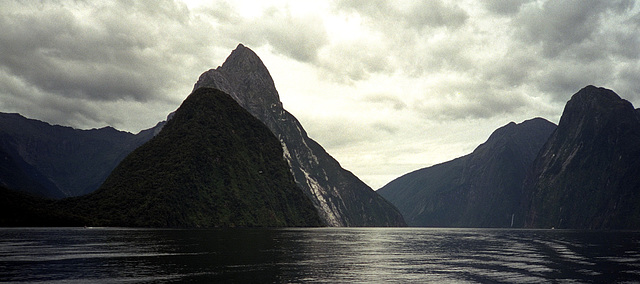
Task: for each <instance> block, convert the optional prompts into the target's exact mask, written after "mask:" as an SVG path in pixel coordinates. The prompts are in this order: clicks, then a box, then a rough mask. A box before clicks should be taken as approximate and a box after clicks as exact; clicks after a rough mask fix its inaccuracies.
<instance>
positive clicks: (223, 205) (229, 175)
mask: <svg viewBox="0 0 640 284" xmlns="http://www.w3.org/2000/svg"><path fill="white" fill-rule="evenodd" d="M61 204H62V205H61V208H63V209H64V211H65V212H71V213H74V214H77V215H83V216H87V218H88V219H89V221H88V222H91V224H93V225H103V226H104V225H106V226H134V227H237V226H242V227H256V226H257V227H283V226H319V225H321V224H322V223H321V221H320V218H319V217H318V214H317V212H316V210H315V208H314V207H313V205H312V203H311V201H310V200H309V198H308V197H307V196H305V195H304V193H303V192H302V191H301V190H300V189H299V188H298V187H297V186H296V184H295V182H294V180H293V177H292V175H291V172H290V171H289V166H288V164H287V162H286V161H285V159H284V158H283V154H282V148H281V146H280V142H279V141H278V140H277V139H276V137H275V136H274V135H273V134H272V133H271V131H270V130H269V129H268V128H267V127H265V125H264V124H263V123H262V122H260V121H259V120H257V119H256V118H255V117H253V116H252V115H251V114H249V113H248V112H247V111H246V110H245V109H243V108H242V107H240V106H239V105H238V104H237V103H236V102H235V101H234V100H233V99H232V98H231V97H230V96H229V95H227V94H225V93H223V92H222V91H219V90H216V89H209V88H199V89H197V90H195V91H194V92H193V93H192V94H191V95H189V97H188V98H187V99H186V100H185V101H184V102H183V104H182V105H181V106H180V108H179V109H178V110H177V111H176V112H175V115H174V116H173V118H172V119H171V120H169V122H167V124H166V125H165V127H164V128H163V129H162V131H161V132H160V133H159V134H158V135H157V136H155V137H154V138H153V139H151V140H150V141H149V142H147V143H145V144H144V145H142V146H141V147H139V148H138V149H136V150H135V151H133V152H132V153H131V154H129V155H128V156H127V157H126V158H125V159H124V160H123V161H122V163H120V164H119V165H118V167H116V168H115V169H114V170H113V172H112V173H111V175H109V177H108V178H107V180H106V181H105V182H104V184H103V185H102V186H101V187H100V189H98V190H97V191H96V192H94V193H92V194H90V195H87V196H83V197H78V198H73V199H66V200H63V201H62V203H61Z"/></svg>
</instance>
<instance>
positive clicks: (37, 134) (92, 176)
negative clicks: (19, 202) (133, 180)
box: [0, 113, 164, 198]
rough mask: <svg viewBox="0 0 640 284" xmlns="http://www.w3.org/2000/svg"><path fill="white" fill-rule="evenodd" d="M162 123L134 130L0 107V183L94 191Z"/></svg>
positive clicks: (67, 192) (35, 190) (49, 193)
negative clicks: (54, 121) (82, 126)
mask: <svg viewBox="0 0 640 284" xmlns="http://www.w3.org/2000/svg"><path fill="white" fill-rule="evenodd" d="M163 124H164V122H162V123H159V124H158V125H157V126H156V127H154V128H151V129H148V130H145V131H142V132H140V133H138V134H136V135H134V134H131V133H128V132H123V131H118V130H116V129H113V128H111V127H105V128H101V129H92V130H78V129H73V128H71V127H63V126H58V125H50V124H48V123H45V122H42V121H38V120H34V119H28V118H25V117H23V116H21V115H19V114H8V113H0V154H1V155H2V156H3V161H1V162H0V168H1V170H0V184H1V185H4V186H6V187H8V188H11V189H15V190H19V191H23V192H28V193H32V194H36V195H40V196H45V197H50V198H63V197H70V196H78V195H83V194H87V193H90V192H92V191H94V190H96V189H97V188H98V187H99V186H100V184H102V182H103V181H104V179H105V178H106V177H107V175H109V173H110V172H111V170H113V168H115V166H116V165H117V164H118V163H119V162H120V161H121V160H122V159H123V158H124V157H125V156H126V155H127V154H129V153H130V152H131V151H133V150H134V149H135V148H137V147H138V146H140V145H142V144H143V143H144V142H146V141H148V140H149V139H151V137H153V135H154V133H155V132H156V131H158V130H159V129H160V128H161V127H162V125H163Z"/></svg>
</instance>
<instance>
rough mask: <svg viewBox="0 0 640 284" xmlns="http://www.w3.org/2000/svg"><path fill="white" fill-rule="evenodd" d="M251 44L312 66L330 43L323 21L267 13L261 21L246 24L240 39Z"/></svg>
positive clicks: (278, 11)
mask: <svg viewBox="0 0 640 284" xmlns="http://www.w3.org/2000/svg"><path fill="white" fill-rule="evenodd" d="M238 36H239V39H240V38H246V39H249V40H250V41H249V42H248V43H249V44H253V45H254V46H260V45H263V44H264V43H268V44H269V45H271V46H272V47H273V48H274V50H275V52H277V53H280V54H283V55H285V56H288V57H290V58H293V59H295V60H298V61H301V62H312V61H315V60H316V56H317V54H318V51H319V49H320V48H322V47H323V46H324V45H325V44H327V42H328V36H327V32H326V30H325V29H324V25H323V23H322V19H320V18H319V17H317V16H313V15H309V16H307V17H301V16H294V15H292V14H291V12H290V11H288V10H286V9H284V10H283V9H277V8H271V9H267V10H266V11H265V12H264V13H263V14H262V16H261V17H259V18H257V19H253V20H249V21H247V22H245V23H244V24H243V26H242V31H241V33H240V34H239V35H238Z"/></svg>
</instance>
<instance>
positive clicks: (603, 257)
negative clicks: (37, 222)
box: [0, 228, 640, 283]
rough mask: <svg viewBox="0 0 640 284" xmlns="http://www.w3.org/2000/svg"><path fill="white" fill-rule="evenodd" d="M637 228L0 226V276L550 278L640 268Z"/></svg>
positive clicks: (626, 277)
mask: <svg viewBox="0 0 640 284" xmlns="http://www.w3.org/2000/svg"><path fill="white" fill-rule="evenodd" d="M639 263H640V233H638V232H579V231H559V230H555V231H551V230H548V231H545V230H488V229H486V230H482V229H414V228H401V229H398V228H375V229H372V228H356V229H352V228H349V229H345V228H339V229H338V228H313V229H220V230H146V229H145V230H137V229H0V281H15V282H47V283H51V282H64V283H68V282H78V283H84V282H98V283H123V282H127V283H129V282H134V283H136V282H154V283H172V282H187V281H194V282H211V281H226V282H261V283H292V282H293V283H299V282H314V283H322V282H327V283H336V282H339V283H344V282H349V283H371V282H396V283H411V282H414V283H415V282H418V283H423V282H456V283H460V282H462V283H464V282H468V283H474V282H478V283H486V282H506V283H514V282H517V283H544V282H549V281H550V280H553V281H557V282H565V281H566V282H593V283H603V282H622V281H638V280H640V264H639Z"/></svg>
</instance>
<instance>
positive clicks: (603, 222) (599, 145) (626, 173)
mask: <svg viewBox="0 0 640 284" xmlns="http://www.w3.org/2000/svg"><path fill="white" fill-rule="evenodd" d="M524 192H525V195H524V196H525V202H524V203H525V204H526V208H525V210H526V213H527V216H526V222H525V225H526V226H527V227H536V228H550V227H555V228H572V229H639V228H640V206H639V204H640V116H639V115H638V111H637V110H635V109H634V108H633V106H632V105H631V103H629V102H628V101H626V100H623V99H621V98H620V97H619V96H618V95H617V94H616V93H614V92H613V91H611V90H607V89H604V88H597V87H594V86H587V87H585V88H583V89H582V90H580V91H579V92H577V93H576V94H574V95H573V96H572V97H571V99H570V100H569V102H567V105H566V106H565V109H564V111H563V113H562V117H561V118H560V123H559V124H558V128H557V130H556V131H555V132H554V133H553V135H551V137H550V138H549V141H548V142H547V143H546V144H545V145H544V147H543V149H542V150H541V151H540V155H539V156H538V157H537V158H536V160H535V163H534V165H533V168H532V171H531V174H530V175H529V176H528V177H527V179H526V183H525V187H524Z"/></svg>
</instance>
